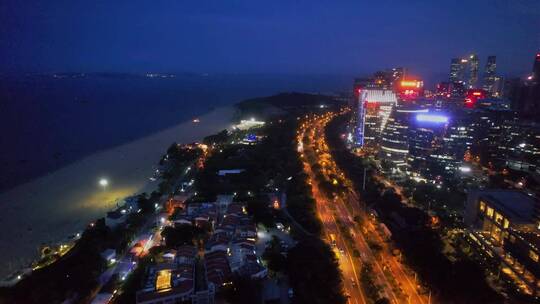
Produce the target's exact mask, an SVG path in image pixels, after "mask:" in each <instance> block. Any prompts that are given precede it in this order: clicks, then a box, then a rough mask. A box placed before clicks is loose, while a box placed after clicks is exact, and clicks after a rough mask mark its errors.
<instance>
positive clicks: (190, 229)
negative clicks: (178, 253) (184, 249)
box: [161, 224, 207, 248]
mask: <svg viewBox="0 0 540 304" xmlns="http://www.w3.org/2000/svg"><path fill="white" fill-rule="evenodd" d="M161 236H162V237H164V238H165V244H166V246H167V247H168V248H176V247H178V246H181V245H193V244H194V243H195V239H201V238H206V236H207V232H206V231H204V230H203V229H201V228H198V227H196V226H192V225H189V224H184V225H179V226H176V227H165V229H163V231H162V232H161Z"/></svg>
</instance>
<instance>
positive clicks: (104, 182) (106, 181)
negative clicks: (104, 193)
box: [99, 178, 109, 188]
mask: <svg viewBox="0 0 540 304" xmlns="http://www.w3.org/2000/svg"><path fill="white" fill-rule="evenodd" d="M99 185H100V186H101V187H103V188H105V187H107V186H108V185H109V181H108V180H107V179H106V178H102V179H100V180H99Z"/></svg>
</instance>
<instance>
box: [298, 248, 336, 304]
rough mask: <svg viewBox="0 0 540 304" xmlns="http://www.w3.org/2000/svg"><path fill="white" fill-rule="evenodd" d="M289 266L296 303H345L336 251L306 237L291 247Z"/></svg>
mask: <svg viewBox="0 0 540 304" xmlns="http://www.w3.org/2000/svg"><path fill="white" fill-rule="evenodd" d="M287 265H288V266H287V269H288V271H289V278H290V284H291V287H292V288H293V289H294V297H293V302H295V303H336V304H340V303H345V302H346V299H345V296H344V295H343V283H342V281H341V274H340V272H339V270H338V262H337V260H336V257H335V255H334V252H333V251H332V250H331V249H330V247H328V245H326V244H325V243H324V242H323V241H321V240H320V239H317V238H309V239H304V240H301V241H299V242H298V244H296V246H295V247H293V248H292V249H290V250H289V252H288V255H287Z"/></svg>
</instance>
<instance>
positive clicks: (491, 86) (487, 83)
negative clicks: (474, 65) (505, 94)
mask: <svg viewBox="0 0 540 304" xmlns="http://www.w3.org/2000/svg"><path fill="white" fill-rule="evenodd" d="M496 69H497V64H496V57H495V56H488V58H487V61H486V67H485V70H484V83H483V86H482V87H483V88H484V90H486V91H488V92H489V93H490V95H492V96H494V95H496V94H495V93H496V89H497V88H495V81H496V79H495V78H496Z"/></svg>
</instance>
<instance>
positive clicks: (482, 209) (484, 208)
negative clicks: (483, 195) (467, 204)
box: [480, 201, 486, 212]
mask: <svg viewBox="0 0 540 304" xmlns="http://www.w3.org/2000/svg"><path fill="white" fill-rule="evenodd" d="M480 211H482V212H486V203H484V202H482V201H480Z"/></svg>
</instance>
